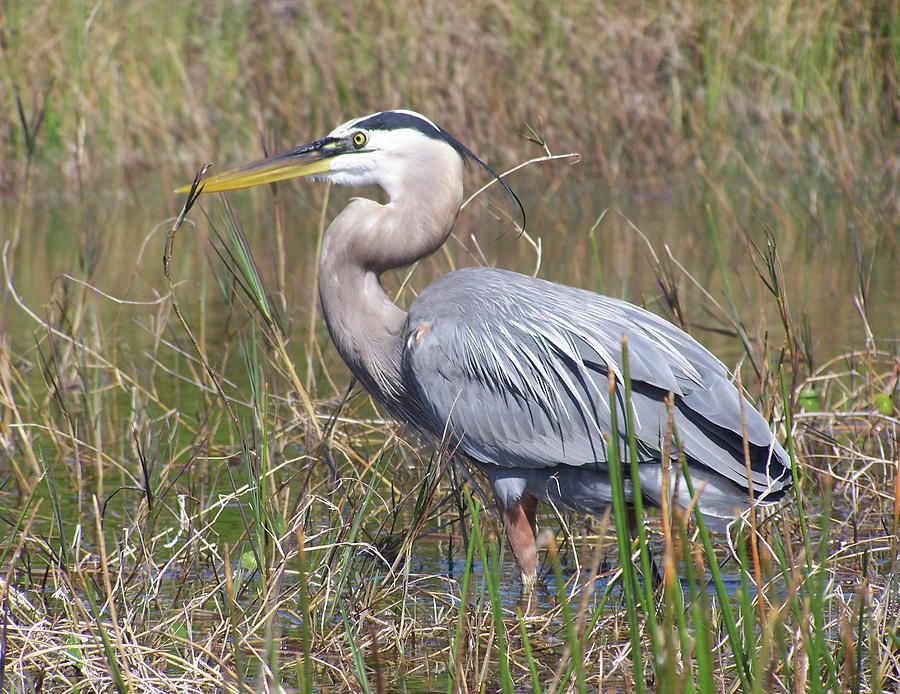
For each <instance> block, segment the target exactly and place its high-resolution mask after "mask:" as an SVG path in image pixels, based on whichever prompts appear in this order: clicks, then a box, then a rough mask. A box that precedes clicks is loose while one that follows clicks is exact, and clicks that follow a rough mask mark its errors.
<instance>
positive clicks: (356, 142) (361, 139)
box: [353, 132, 368, 147]
mask: <svg viewBox="0 0 900 694" xmlns="http://www.w3.org/2000/svg"><path fill="white" fill-rule="evenodd" d="M367 139H368V138H366V134H365V133H363V132H356V133H353V146H354V147H362V146H363V145H364V144H366V140H367Z"/></svg>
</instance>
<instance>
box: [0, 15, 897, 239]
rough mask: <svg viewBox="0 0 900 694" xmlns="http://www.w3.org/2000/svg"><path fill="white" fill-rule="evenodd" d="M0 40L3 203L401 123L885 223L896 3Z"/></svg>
mask: <svg viewBox="0 0 900 694" xmlns="http://www.w3.org/2000/svg"><path fill="white" fill-rule="evenodd" d="M2 22H3V24H2V68H3V69H2V74H3V76H2V91H0V108H2V112H3V113H4V114H6V116H5V118H4V124H3V126H2V131H0V147H2V149H0V156H2V162H3V166H2V169H0V176H2V180H0V183H2V185H3V187H4V188H5V189H6V190H7V191H9V190H16V187H17V185H19V184H20V182H21V180H22V177H23V175H24V172H23V162H24V161H25V160H26V157H27V154H28V152H29V150H33V154H34V164H35V175H36V177H37V178H38V179H40V180H42V181H46V182H48V183H50V187H51V188H54V189H68V190H74V189H75V188H76V186H75V185H74V184H75V182H76V180H81V181H82V182H83V183H84V184H85V185H90V184H92V183H97V182H99V181H105V180H108V179H107V178H106V177H107V176H108V175H109V173H108V172H110V171H113V172H115V174H116V176H117V177H118V178H119V180H121V182H122V183H123V185H127V184H128V183H129V182H133V181H135V180H138V179H139V178H140V177H141V174H142V172H143V171H146V170H152V171H156V172H159V173H160V174H161V175H162V174H165V173H167V172H171V171H173V169H174V170H176V171H178V172H179V177H183V176H184V172H185V171H191V170H193V168H194V167H195V166H196V162H198V161H202V160H203V159H204V157H208V156H209V155H210V153H211V152H215V153H216V155H217V156H218V157H220V158H222V159H227V160H228V161H232V160H238V159H243V158H245V157H246V156H247V155H248V154H253V153H256V152H257V151H258V150H259V149H260V143H259V138H260V137H261V134H266V137H267V138H269V139H275V138H276V136H275V135H273V134H272V133H278V136H277V137H279V138H281V139H282V140H283V141H281V142H278V143H271V142H270V143H269V144H270V146H271V145H274V146H288V145H291V144H294V143H296V142H299V141H301V140H302V141H305V140H307V139H309V138H311V137H313V136H317V135H319V134H320V133H323V132H327V131H328V130H329V129H330V128H331V127H333V126H334V125H335V124H336V123H337V122H340V121H341V120H343V119H346V118H350V117H353V116H355V115H358V114H361V113H368V112H371V111H375V110H381V109H384V108H392V107H408V108H413V109H415V110H419V111H421V112H423V113H426V114H429V115H431V116H432V117H434V118H438V119H439V120H440V122H441V123H442V124H443V125H444V126H445V127H447V129H448V130H450V131H451V132H454V133H457V134H460V135H461V134H465V136H466V141H467V142H468V143H469V145H470V146H472V148H473V149H474V150H475V151H477V152H480V153H483V154H485V156H490V157H491V158H492V159H500V160H503V161H512V160H516V159H518V158H520V156H521V152H520V151H519V150H518V149H516V150H515V151H507V150H508V149H509V148H514V147H515V148H518V145H517V144H516V141H515V139H513V138H510V137H500V136H499V134H501V133H505V132H508V131H509V130H510V129H511V128H517V129H521V130H523V131H524V127H523V126H524V124H525V123H530V124H533V125H536V126H537V127H538V128H539V129H540V131H541V132H542V134H543V135H544V136H545V137H546V138H547V140H548V141H549V142H550V143H552V145H553V147H554V148H555V149H557V150H559V151H570V150H575V151H579V152H582V153H583V154H584V163H585V166H587V167H588V168H589V169H590V170H591V171H596V172H598V173H599V174H600V175H602V176H603V177H604V178H605V179H606V180H607V181H608V182H610V183H615V182H617V181H619V180H621V179H623V178H624V179H628V180H632V179H634V178H635V177H642V178H643V177H653V176H660V177H667V176H670V175H672V172H675V171H679V170H684V169H694V170H697V171H702V172H705V173H706V174H707V175H709V176H718V175H720V174H721V173H722V172H740V173H742V174H745V175H747V176H748V177H749V178H751V179H753V178H756V179H760V180H761V179H763V177H764V176H767V175H779V176H783V177H786V178H792V177H810V176H812V177H821V178H823V179H825V180H827V181H830V182H833V183H834V184H836V185H838V186H840V187H842V188H843V189H844V190H845V191H846V192H847V193H848V195H849V194H851V193H852V192H853V191H855V190H856V189H857V187H858V184H859V181H860V180H865V181H878V182H879V185H876V186H875V190H873V191H872V193H871V194H872V195H874V196H876V197H877V198H878V199H879V202H882V203H884V206H881V205H879V207H883V209H884V213H885V215H886V217H885V221H890V222H892V223H894V224H896V222H897V214H898V208H897V200H896V197H897V196H896V195H893V194H892V193H893V191H895V190H896V188H897V182H898V181H897V178H898V168H900V164H898V148H897V147H896V146H891V145H896V143H897V141H898V130H900V96H898V94H900V83H898V82H900V77H898V74H900V72H898V63H900V48H898V46H900V10H898V4H897V3H896V2H893V1H891V0H877V1H875V2H850V3H831V2H809V3H796V2H789V1H788V0H771V1H769V2H762V3H745V2H704V1H702V0H693V1H692V0H680V1H678V2H671V1H670V2H659V3H651V2H630V1H627V2H620V3H600V2H579V3H563V2H527V1H521V0H483V1H481V2H475V3H444V2H437V1H431V0H418V1H410V2H398V3H393V2H372V3H365V4H359V3H355V2H349V1H347V0H336V1H331V2H291V1H290V0H277V1H276V0H272V1H262V2H209V1H193V2H185V3H178V4H172V3H168V2H162V1H153V0H137V1H135V2H129V3H112V2H97V3H91V2H81V1H76V2H60V1H50V0H36V1H35V2H29V3H21V2H13V1H11V0H6V1H5V2H4V16H3V19H2ZM20 106H21V111H20ZM20 114H21V115H20ZM39 114H40V116H42V120H41V124H40V126H41V127H40V130H39V131H37V127H36V123H35V120H36V119H38V118H39V117H40V116H39ZM20 118H21V119H23V120H24V121H25V122H26V123H28V124H30V128H31V129H33V130H34V131H35V132H33V133H31V135H32V136H33V137H32V138H31V139H33V141H31V142H29V139H30V138H29V136H27V135H26V132H25V131H26V130H27V128H25V127H23V124H22V123H21V122H20ZM60 184H62V185H60Z"/></svg>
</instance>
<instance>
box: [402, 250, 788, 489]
mask: <svg viewBox="0 0 900 694" xmlns="http://www.w3.org/2000/svg"><path fill="white" fill-rule="evenodd" d="M623 334H625V335H626V337H627V341H628V342H627V344H628V358H629V373H630V376H631V379H632V391H633V392H632V404H633V407H634V412H635V419H636V423H635V429H636V435H637V438H638V440H639V449H640V450H639V455H640V457H641V460H642V461H645V462H658V460H659V450H660V446H661V441H662V439H663V437H664V435H665V426H666V421H667V415H666V410H665V405H664V402H663V398H664V397H665V396H666V394H667V393H669V392H673V393H674V394H675V396H676V406H675V427H676V431H677V432H678V436H679V438H680V440H681V442H682V445H683V448H684V451H685V454H686V455H687V456H688V458H689V459H691V461H692V462H696V463H699V464H700V465H702V466H704V467H706V468H708V469H710V470H712V471H714V472H715V473H717V474H719V475H722V476H723V477H725V478H727V479H729V480H731V481H732V482H734V483H735V484H737V485H739V486H742V487H746V486H747V473H746V465H745V462H744V455H743V441H742V438H741V429H742V427H741V413H740V405H739V399H738V398H739V396H738V393H737V390H736V388H735V387H734V386H733V385H732V383H731V382H730V381H729V380H728V373H727V371H726V369H725V368H724V367H723V365H722V364H721V363H720V362H719V361H718V360H717V359H716V358H715V357H714V356H713V355H712V354H710V353H709V352H708V351H707V350H706V349H705V348H704V347H702V346H701V345H700V344H699V343H698V342H696V341H695V340H694V339H693V338H691V337H690V336H689V335H687V334H686V333H684V332H683V331H681V330H679V329H678V328H676V327H675V326H674V325H672V324H671V323H669V322H668V321H666V320H663V319H662V318H660V317H658V316H656V315H654V314H652V313H649V312H647V311H645V310H643V309H641V308H638V307H637V306H634V305H632V304H629V303H627V302H624V301H619V300H616V299H611V298H609V297H605V296H602V295H599V294H595V293H592V292H587V291H584V290H579V289H575V288H572V287H566V286H563V285H559V284H555V283H551V282H546V281H543V280H538V279H535V278H532V277H528V276H525V275H519V274H517V273H512V272H506V271H503V270H496V269H491V268H470V269H466V270H460V271H457V272H454V273H451V274H449V275H446V276H444V277H442V278H441V279H439V280H438V281H436V282H435V283H434V284H432V285H431V286H429V287H428V288H427V289H426V290H425V291H424V292H423V293H422V294H421V295H420V296H419V297H418V298H417V299H416V301H415V302H414V303H413V305H412V306H411V307H410V311H409V316H408V318H407V331H406V337H405V342H404V348H403V360H402V374H403V379H404V385H405V386H406V389H407V393H408V395H409V396H410V397H411V398H413V399H414V400H415V403H414V407H415V410H416V413H417V416H416V418H417V419H418V420H420V421H418V422H417V424H418V425H419V426H420V427H422V428H424V429H425V430H426V431H428V432H429V433H430V434H432V435H433V436H435V437H438V438H441V439H444V440H445V441H446V442H447V444H448V445H450V446H451V447H454V448H457V447H458V449H459V450H461V451H462V452H463V453H465V454H466V455H468V456H470V457H472V458H473V459H475V460H477V461H479V462H481V463H486V464H489V465H496V466H499V467H501V468H530V469H535V468H546V467H553V466H557V465H560V464H563V465H570V466H592V467H593V468H594V469H605V465H606V461H607V445H608V444H607V442H606V439H605V438H604V436H603V433H604V432H607V433H609V432H610V430H611V416H610V407H609V395H608V387H609V386H608V384H609V381H608V369H609V368H612V369H613V370H614V372H617V375H619V376H620V375H621V371H622V354H621V339H622V335H623ZM617 382H618V383H621V379H617ZM618 399H619V405H618V408H617V409H618V411H619V421H620V431H619V436H618V437H616V439H615V440H617V441H618V442H619V445H620V446H623V448H622V451H623V452H624V431H623V430H624V423H623V418H622V413H623V412H624V410H623V409H622V404H623V400H622V395H621V392H619V394H618ZM744 417H745V420H746V428H747V438H748V441H749V443H750V448H751V467H752V469H753V487H754V489H755V490H756V491H759V492H762V491H766V490H770V489H772V488H773V479H774V480H778V479H781V478H784V477H785V471H786V470H787V469H788V467H787V465H788V461H787V455H786V454H785V453H784V451H783V449H781V447H780V446H779V445H778V444H777V442H775V441H774V439H773V436H772V433H771V431H770V430H769V428H768V425H767V423H766V421H765V419H764V418H763V417H762V416H761V415H760V414H759V413H758V412H757V411H756V410H755V409H754V408H753V407H752V405H750V403H749V402H747V401H746V400H745V401H744ZM774 486H775V487H780V486H782V485H778V484H776V485H774Z"/></svg>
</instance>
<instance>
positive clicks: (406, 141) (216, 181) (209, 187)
mask: <svg viewBox="0 0 900 694" xmlns="http://www.w3.org/2000/svg"><path fill="white" fill-rule="evenodd" d="M436 159H442V160H443V161H445V162H453V163H455V164H457V165H458V164H459V162H460V161H465V160H472V161H475V162H477V163H478V164H480V165H481V166H482V167H484V169H485V170H486V171H488V172H489V173H490V174H491V175H492V176H494V177H495V178H496V179H497V180H498V181H500V183H501V185H502V186H503V187H504V188H505V189H506V191H507V192H508V193H509V194H510V195H511V196H512V198H513V199H514V200H515V201H516V203H517V204H518V205H519V207H520V208H521V203H519V201H518V198H516V196H515V194H514V193H513V192H512V190H511V189H510V188H509V186H507V185H506V183H505V182H503V181H502V180H501V179H500V177H499V176H497V174H495V173H494V172H493V171H492V170H491V169H490V167H488V166H487V164H485V163H484V162H483V161H481V159H479V158H478V157H477V156H475V154H473V153H472V151H471V150H470V149H469V148H468V147H466V146H465V145H463V144H462V143H461V142H459V140H457V139H456V138H455V137H453V136H452V135H451V134H450V133H448V132H447V131H446V130H444V129H443V128H442V127H440V126H439V125H437V124H435V123H434V122H433V121H431V120H429V119H428V118H426V117H425V116H423V115H421V114H419V113H416V112H414V111H406V110H394V111H380V112H378V113H372V114H370V115H368V116H362V117H361V118H354V119H353V120H350V121H347V122H346V123H344V124H343V125H339V126H338V127H337V128H335V129H334V130H332V131H331V132H330V133H328V135H326V136H325V137H323V138H322V139H320V140H315V141H313V142H310V143H308V144H305V145H300V146H299V147H294V148H293V149H289V150H287V151H286V152H282V153H280V154H276V155H274V156H271V157H267V158H266V159H261V160H259V161H255V162H253V163H250V164H246V165H244V166H240V167H238V168H235V169H230V170H228V171H225V172H223V173H220V174H217V175H209V176H206V177H205V178H203V179H202V180H201V181H200V190H201V192H204V193H216V192H224V191H228V190H237V189H239V188H250V187H252V186H258V185H261V184H263V183H274V182H276V181H283V180H286V179H289V178H298V177H311V178H316V179H321V180H326V181H331V182H332V183H337V184H341V185H357V186H358V185H369V184H377V185H379V186H381V187H382V188H383V189H384V190H385V191H386V192H387V193H388V195H389V196H392V197H393V195H394V194H395V192H397V190H398V189H399V188H400V186H402V185H403V177H404V176H410V175H419V176H421V175H424V174H426V173H427V172H428V171H429V170H430V169H431V168H433V167H434V166H435V161H436ZM189 190H190V186H183V187H181V188H179V189H178V190H176V191H175V192H176V193H186V192H188V191H189Z"/></svg>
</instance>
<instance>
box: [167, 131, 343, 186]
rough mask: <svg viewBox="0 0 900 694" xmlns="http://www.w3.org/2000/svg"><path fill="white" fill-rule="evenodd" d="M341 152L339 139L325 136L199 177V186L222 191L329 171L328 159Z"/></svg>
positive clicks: (329, 163)
mask: <svg viewBox="0 0 900 694" xmlns="http://www.w3.org/2000/svg"><path fill="white" fill-rule="evenodd" d="M340 153H341V147H340V141H339V140H337V139H335V138H328V137H326V138H324V139H322V140H316V141H315V142H310V143H309V144H307V145H301V146H300V147H295V148H294V149H289V150H288V151H287V152H282V153H281V154H276V155H274V156H271V157H268V158H266V159H260V160H259V161H255V162H253V163H251V164H245V165H244V166H240V167H238V168H236V169H231V170H229V171H225V172H223V173H220V174H218V175H216V176H207V177H205V178H203V179H202V180H201V181H200V186H199V187H198V190H199V191H200V192H202V193H219V192H223V191H226V190H238V189H239V188H251V187H253V186H258V185H261V184H263V183H274V182H275V181H283V180H285V179H288V178H298V177H300V176H314V175H315V174H322V173H327V172H328V171H329V170H330V169H331V162H330V161H329V160H330V159H331V158H332V157H334V156H335V155H337V154H340ZM190 190H191V186H190V185H186V186H181V187H180V188H177V189H176V190H175V192H176V193H188V192H190Z"/></svg>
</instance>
